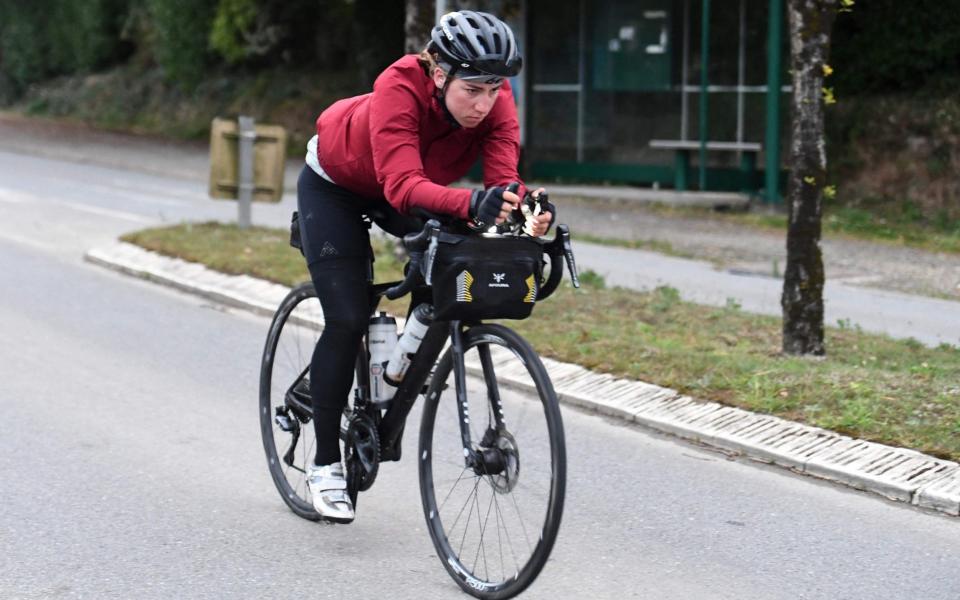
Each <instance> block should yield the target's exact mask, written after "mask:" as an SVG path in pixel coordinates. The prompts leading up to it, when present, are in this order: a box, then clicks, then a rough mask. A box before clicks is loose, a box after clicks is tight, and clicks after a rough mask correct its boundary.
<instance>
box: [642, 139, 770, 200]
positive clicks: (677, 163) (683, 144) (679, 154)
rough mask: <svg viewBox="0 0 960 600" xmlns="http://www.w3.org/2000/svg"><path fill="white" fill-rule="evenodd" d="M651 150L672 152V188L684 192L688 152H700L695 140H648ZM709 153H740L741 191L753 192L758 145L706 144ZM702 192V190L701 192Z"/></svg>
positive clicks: (688, 174) (686, 179) (688, 171)
mask: <svg viewBox="0 0 960 600" xmlns="http://www.w3.org/2000/svg"><path fill="white" fill-rule="evenodd" d="M650 147H651V148H658V149H662V150H673V151H674V152H675V153H676V154H675V158H674V171H673V173H674V175H673V186H674V188H675V189H676V190H677V191H681V192H682V191H686V190H687V188H688V185H689V181H690V152H699V151H700V142H699V141H697V140H650ZM707 150H708V151H711V152H740V153H741V154H740V172H741V173H742V174H743V182H744V185H743V191H748V192H754V191H755V190H754V189H751V188H752V185H751V182H752V181H753V180H754V173H755V172H756V169H757V154H758V153H759V152H760V144H757V143H755V142H707ZM701 191H703V190H701Z"/></svg>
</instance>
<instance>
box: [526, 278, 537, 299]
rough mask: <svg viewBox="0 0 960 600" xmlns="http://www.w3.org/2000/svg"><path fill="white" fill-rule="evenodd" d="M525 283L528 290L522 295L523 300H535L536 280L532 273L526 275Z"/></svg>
mask: <svg viewBox="0 0 960 600" xmlns="http://www.w3.org/2000/svg"><path fill="white" fill-rule="evenodd" d="M526 284H527V289H528V290H529V291H528V292H527V295H526V296H524V297H523V301H524V302H529V303H531V304H532V303H534V302H536V301H537V284H536V280H535V279H534V275H531V276H530V277H527V279H526Z"/></svg>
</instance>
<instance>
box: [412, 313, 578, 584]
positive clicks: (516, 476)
mask: <svg viewBox="0 0 960 600" xmlns="http://www.w3.org/2000/svg"><path fill="white" fill-rule="evenodd" d="M463 345H464V354H465V356H466V361H467V362H468V364H472V365H473V367H472V370H474V371H475V372H478V373H479V374H480V375H481V377H478V378H468V385H467V388H468V389H467V392H468V394H467V402H468V404H469V414H468V415H467V416H468V419H467V421H468V422H470V427H471V430H472V445H473V446H474V448H481V449H482V448H488V449H489V448H493V447H496V448H501V456H502V457H504V458H503V464H504V465H505V466H504V467H503V470H502V471H501V472H499V473H489V472H488V473H485V474H479V475H478V474H477V473H476V472H474V473H469V471H470V469H468V468H467V467H466V466H465V464H464V463H465V461H464V458H463V456H464V453H463V445H462V440H461V438H460V433H459V432H460V428H459V421H460V418H459V414H458V413H457V409H456V406H457V399H456V397H455V394H454V392H453V390H454V389H455V377H454V375H453V373H452V372H453V370H454V369H453V367H454V364H453V361H454V355H453V349H452V348H451V349H449V350H448V351H447V352H446V353H445V354H444V356H443V358H442V359H441V360H440V362H439V363H438V365H437V369H436V372H435V374H434V376H433V379H432V380H431V384H430V387H429V390H428V393H427V399H426V402H425V404H424V409H423V417H422V423H421V427H420V451H419V453H418V456H419V458H420V461H419V472H420V492H421V500H422V504H423V511H424V517H425V518H426V521H427V529H428V531H429V532H430V537H431V539H432V540H433V544H434V547H435V548H436V551H437V555H438V557H439V558H440V560H441V562H442V563H443V566H444V568H445V569H446V570H447V572H448V573H449V574H450V576H451V577H452V578H453V579H454V581H455V582H456V583H457V584H458V585H459V586H460V587H461V588H462V589H463V590H464V591H466V592H467V593H469V594H471V595H473V596H476V597H478V598H485V599H502V598H510V597H512V596H515V595H517V594H519V593H520V592H522V591H523V590H524V589H526V588H527V587H528V586H529V585H530V584H531V583H532V582H533V581H534V580H535V579H536V577H537V576H538V575H539V573H540V571H541V570H542V569H543V567H544V565H545V564H546V562H547V559H548V558H549V556H550V552H551V550H552V548H553V545H554V542H555V541H556V537H557V533H558V531H559V527H560V521H561V517H562V514H563V503H564V493H565V487H566V450H565V442H564V432H563V422H562V419H561V416H560V409H559V405H558V402H557V397H556V393H555V392H554V390H553V384H552V383H551V382H550V378H549V376H548V374H547V371H546V369H545V368H544V366H543V363H542V362H541V361H540V359H539V357H538V356H537V355H536V353H535V352H534V351H533V349H532V348H531V347H530V345H529V344H528V343H527V342H526V341H525V340H524V339H523V338H522V337H520V336H519V335H518V334H516V333H515V332H513V331H512V330H510V329H508V328H506V327H503V326H501V325H492V324H487V325H478V326H476V327H472V328H470V329H469V330H468V331H467V332H466V333H465V334H464V336H463ZM482 346H486V347H487V348H488V349H489V350H490V356H491V360H490V361H488V365H484V364H483V361H482V360H480V357H479V355H480V354H481V352H482V350H481V347H482ZM495 347H496V348H497V350H496V352H495V351H494V348H495ZM516 361H519V362H520V363H522V365H517V364H516ZM508 368H509V369H510V376H509V377H507V378H503V381H501V380H499V379H498V378H497V377H496V370H497V369H503V370H504V372H505V371H506V370H507V369H508ZM508 380H509V381H508ZM471 382H472V383H471ZM478 382H479V383H478ZM471 385H472V388H473V391H471ZM478 388H480V392H479V393H478V392H477V389H478ZM518 388H519V389H521V390H522V391H518ZM444 390H447V393H446V394H444ZM483 391H486V394H483ZM494 391H495V394H494V393H493V392H494ZM451 396H453V397H451ZM484 396H485V397H484ZM531 397H532V398H533V399H532V400H531ZM497 399H499V400H497ZM495 405H499V407H498V408H496V409H495ZM481 408H485V409H486V410H485V412H486V413H487V414H486V423H484V422H483V421H484V419H482V418H481V419H479V420H478V418H477V416H478V413H479V412H480V409H481ZM498 410H499V411H500V415H501V418H500V419H498V418H497V415H496V411H498ZM438 414H440V416H441V418H439V419H438ZM453 415H456V418H453ZM531 416H532V417H533V418H532V419H530V420H529V422H528V418H529V417H531ZM501 419H502V422H503V426H502V427H499V426H498V424H499V423H500V422H501ZM540 421H542V423H541V422H540ZM478 427H479V429H478ZM533 428H536V429H537V431H535V432H533V433H532V434H531V435H529V436H527V435H526V434H527V430H528V429H533ZM441 429H442V430H443V431H441ZM481 430H482V432H483V433H482V434H481V433H480V432H481ZM491 431H493V433H492V434H491V433H490V432H491ZM488 436H489V437H488ZM538 436H541V437H544V436H545V438H546V440H545V443H546V447H543V446H542V445H538V444H536V442H537V437H538ZM478 440H479V441H478ZM484 444H486V446H485V445H484ZM451 458H452V459H453V460H451ZM538 459H539V462H547V463H548V464H549V473H548V474H547V475H546V476H544V475H536V474H531V473H530V471H531V469H530V466H531V464H533V465H534V466H536V465H537V462H538ZM451 465H452V466H451ZM521 465H523V468H522V470H521ZM457 469H460V474H459V475H457V473H456V471H457ZM454 477H456V478H457V479H456V481H455V482H454V483H453V484H452V486H450V484H449V482H448V481H449V480H452V479H453V478H454ZM465 477H466V480H469V479H470V478H473V480H474V481H473V488H472V490H471V489H469V488H470V483H469V482H468V483H467V484H466V485H465V486H464V487H463V488H461V489H460V491H459V492H458V490H457V488H458V487H459V486H460V484H461V482H462V481H465ZM448 486H449V489H447V487H448ZM536 488H540V490H541V494H542V495H544V496H545V499H544V501H543V502H544V505H543V506H542V507H540V508H536V507H535V508H534V509H532V510H531V509H529V508H526V507H528V506H529V505H528V504H527V499H526V495H524V496H523V502H524V507H525V509H526V510H525V511H524V510H521V506H520V503H519V502H520V501H519V500H518V495H519V493H520V492H521V491H522V492H524V493H526V492H528V491H536ZM438 492H439V493H438ZM455 493H456V495H457V496H458V497H462V496H463V495H464V493H466V495H467V500H466V501H465V502H464V503H463V506H460V510H459V513H457V512H456V509H457V507H458V506H459V505H460V501H459V498H458V499H457V500H454V501H453V502H451V499H452V498H453V496H454V494H455ZM484 493H486V495H487V496H488V497H489V500H487V499H486V498H484V501H483V502H481V501H480V498H481V496H483V494H484ZM499 496H502V497H503V502H502V504H503V506H501V502H500V500H499V499H498V497H499ZM508 496H509V498H510V500H508V499H507V497H508ZM438 497H440V498H442V500H441V501H440V502H438ZM471 497H472V500H471ZM484 502H485V503H486V506H485V507H484V506H483V503H484ZM448 505H449V509H448V508H447V507H448ZM468 505H470V510H469V511H468V512H469V514H468V516H467V518H466V519H465V520H464V521H463V525H462V529H463V533H462V537H461V534H460V532H459V530H458V529H457V525H458V524H459V523H460V522H461V519H462V517H463V513H464V511H465V510H466V509H467V506H468ZM511 507H512V509H511ZM494 508H496V511H495V512H494ZM474 509H476V510H474ZM484 509H485V512H486V514H485V515H482V514H481V513H483V512H484ZM512 511H515V513H516V519H518V520H519V524H520V527H521V530H522V531H516V530H515V535H516V536H517V537H521V536H522V538H524V539H525V541H526V548H524V547H522V544H521V548H520V549H519V552H520V554H519V556H518V550H517V548H515V547H513V540H512V539H511V535H510V534H511V532H510V531H509V530H508V529H507V521H508V519H510V518H511V517H510V513H511V512H512ZM474 512H475V513H476V515H475V516H476V521H477V530H478V532H479V544H478V547H477V549H476V550H473V549H472V543H471V545H469V546H468V550H469V552H468V553H464V551H463V549H464V546H465V545H467V544H466V539H467V536H468V533H471V528H472V526H473V525H472V522H473V517H474ZM524 512H527V513H528V514H533V515H534V516H533V518H532V519H527V518H526V517H525V516H524V514H523V513H524ZM491 513H493V523H495V525H493V523H491V520H490V517H491ZM454 514H456V517H455V518H454ZM526 521H529V523H530V525H531V529H532V528H534V527H536V528H537V531H533V532H530V531H528V530H527V526H526V525H525V522H526ZM491 525H493V527H495V530H496V538H497V548H496V551H495V552H494V549H493V548H491V553H492V554H493V556H492V557H491V558H490V560H488V556H487V549H486V547H485V545H484V536H485V534H486V532H487V530H488V529H489V528H490V527H491ZM476 535H477V532H472V538H473V537H476ZM457 537H460V539H459V541H458V540H457V539H456V538H457ZM532 538H533V539H537V542H536V543H535V544H533V543H531V539H532ZM489 541H490V543H491V545H492V544H493V531H491V532H490V534H489ZM521 541H523V540H521ZM504 542H506V543H508V544H509V545H510V547H511V548H510V552H509V553H508V556H507V557H506V559H507V561H509V560H510V559H511V558H512V561H513V565H512V566H509V567H508V565H507V564H506V562H505V556H504V552H503V546H504ZM455 546H459V549H458V548H455ZM481 552H482V557H483V558H482V560H481V559H480V556H481ZM470 554H472V556H471V555H470ZM497 555H499V563H500V565H499V566H500V568H499V578H498V576H497V568H496V562H497V561H496V558H497ZM471 559H472V560H471ZM471 562H472V565H471V564H470V563H471Z"/></svg>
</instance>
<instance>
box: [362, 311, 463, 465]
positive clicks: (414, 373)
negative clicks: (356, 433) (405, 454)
mask: <svg viewBox="0 0 960 600" xmlns="http://www.w3.org/2000/svg"><path fill="white" fill-rule="evenodd" d="M458 325H459V323H458ZM448 337H450V323H448V322H445V321H444V322H437V323H433V324H431V325H430V327H429V328H428V329H427V333H426V334H425V335H424V336H423V341H422V342H420V348H419V349H418V350H417V353H416V354H415V355H414V357H413V360H412V361H411V362H410V367H409V368H408V369H407V373H406V375H405V376H404V378H403V381H401V382H400V385H399V386H398V387H397V392H396V393H395V394H394V395H393V402H392V403H391V404H390V408H389V409H387V412H386V413H384V415H383V419H382V420H381V421H380V426H379V427H378V431H377V433H379V434H380V460H383V461H386V460H400V442H401V441H402V439H403V427H404V425H405V424H406V422H407V415H409V414H410V409H412V408H413V405H414V403H415V402H416V400H417V396H419V395H420V392H421V390H422V389H423V385H424V384H425V383H426V382H427V378H428V377H430V370H431V369H432V368H433V365H434V364H435V363H436V362H437V357H439V356H440V352H442V351H443V347H444V345H445V344H446V343H447V338H448Z"/></svg>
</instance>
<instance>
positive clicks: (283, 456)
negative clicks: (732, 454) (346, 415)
mask: <svg viewBox="0 0 960 600" xmlns="http://www.w3.org/2000/svg"><path fill="white" fill-rule="evenodd" d="M322 331H323V310H322V309H321V307H320V301H319V300H318V299H317V294H316V291H315V290H314V288H313V284H312V283H303V284H301V285H299V286H298V287H296V288H294V289H293V290H291V291H290V293H289V294H288V295H287V297H286V298H284V300H283V302H282V303H281V304H280V308H278V309H277V312H276V314H275V315H274V317H273V322H272V323H271V324H270V332H269V334H268V335H267V342H266V345H265V347H264V349H263V360H262V361H261V366H260V433H261V436H262V437H263V449H264V451H265V452H266V455H267V465H268V466H269V468H270V475H271V477H272V478H273V483H274V484H275V485H276V486H277V491H279V492H280V497H281V498H283V501H284V502H286V504H287V506H289V507H290V509H291V510H292V511H293V512H294V513H296V514H297V515H299V516H301V517H303V518H305V519H310V520H312V521H316V520H319V519H320V515H319V514H318V513H317V512H316V511H315V510H314V509H313V503H312V501H311V497H310V491H309V490H308V489H307V480H306V468H307V465H309V464H310V462H311V461H312V460H313V456H314V453H315V452H316V435H315V433H314V428H313V423H312V422H311V418H312V411H311V402H310V380H309V374H310V360H311V357H312V356H313V349H314V348H315V347H316V345H317V340H318V339H319V338H320V334H321V332H322Z"/></svg>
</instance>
